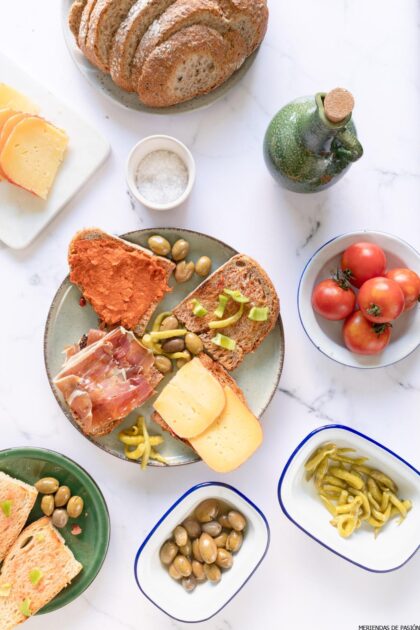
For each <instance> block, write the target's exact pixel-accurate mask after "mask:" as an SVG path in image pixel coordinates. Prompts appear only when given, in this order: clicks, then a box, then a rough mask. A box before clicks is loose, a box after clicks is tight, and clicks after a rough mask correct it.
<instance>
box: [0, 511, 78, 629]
mask: <svg viewBox="0 0 420 630" xmlns="http://www.w3.org/2000/svg"><path fill="white" fill-rule="evenodd" d="M82 569H83V566H82V565H81V564H80V562H78V561H77V560H76V559H75V557H74V556H73V554H72V552H71V551H70V549H69V548H68V547H66V544H65V542H64V539H63V538H62V536H61V535H60V534H59V533H58V531H57V530H56V529H55V528H54V527H53V525H52V524H51V520H50V519H49V518H47V517H46V516H44V517H43V518H40V519H39V520H38V521H35V522H34V523H32V524H31V525H29V526H28V527H26V528H25V529H24V530H23V532H22V533H21V534H20V536H19V537H18V538H17V540H16V541H15V543H14V545H13V546H12V548H11V549H10V551H9V553H8V554H7V556H6V558H5V560H4V563H3V566H2V569H1V573H0V584H1V585H2V586H3V587H4V586H5V585H9V589H7V588H6V589H5V590H4V592H5V593H7V591H9V592H8V594H7V595H6V596H2V597H0V628H1V629H2V630H12V628H15V627H16V626H17V625H18V624H20V623H23V622H24V621H26V620H27V619H28V617H29V616H32V615H34V614H35V613H36V612H38V610H40V609H41V608H43V607H44V606H46V604H48V603H49V602H50V601H51V600H52V599H53V598H54V597H55V596H56V595H58V593H59V592H60V591H62V590H63V588H65V587H66V586H67V585H68V584H70V582H71V581H72V580H73V579H74V578H75V577H76V575H78V574H79V573H80V571H81V570H82ZM32 571H34V574H33V575H34V577H33V578H32V579H31V577H30V574H31V572H32ZM34 582H35V583H34Z"/></svg>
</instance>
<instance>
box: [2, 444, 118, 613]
mask: <svg viewBox="0 0 420 630" xmlns="http://www.w3.org/2000/svg"><path fill="white" fill-rule="evenodd" d="M34 450H36V451H38V452H39V454H40V456H42V455H46V456H47V457H48V455H50V454H52V455H58V456H59V457H61V458H62V459H63V460H64V463H65V462H70V464H71V465H72V466H76V468H78V469H79V470H80V471H81V473H82V474H83V475H85V477H86V478H87V480H88V482H89V483H91V484H92V486H93V487H94V489H95V490H96V491H97V493H98V496H99V498H100V499H101V502H102V507H103V511H104V514H105V516H106V521H105V529H106V533H107V541H106V547H105V549H104V553H103V558H102V560H101V562H100V564H99V566H98V568H97V571H96V573H95V574H94V575H92V579H91V580H90V582H89V583H88V584H86V586H85V588H84V589H83V591H82V592H81V593H79V595H77V597H75V598H74V599H72V600H71V601H69V602H67V604H64V605H63V606H60V607H59V608H53V609H52V610H43V608H41V609H40V610H39V611H38V612H37V613H36V616H40V615H46V614H48V613H52V612H55V611H56V610H61V609H62V608H65V607H66V606H68V605H69V604H71V603H72V602H74V601H76V600H77V599H79V597H81V596H82V595H83V593H84V592H85V591H86V590H87V589H88V588H89V586H91V584H92V583H93V582H94V581H95V580H96V578H97V577H98V575H99V573H100V571H101V569H102V567H103V564H104V562H105V560H106V557H107V555H108V550H109V544H110V540H111V519H110V516H109V510H108V505H107V502H106V499H105V497H104V495H103V493H102V490H101V489H100V487H99V486H98V484H97V483H96V481H95V479H94V478H93V477H92V475H91V474H90V473H89V472H88V471H87V470H86V469H85V468H83V466H81V465H80V464H79V463H78V462H76V461H74V459H71V457H68V456H67V455H64V454H63V453H60V452H59V451H54V450H52V449H48V448H41V447H39V446H10V447H8V448H4V449H0V453H3V454H7V453H14V454H17V453H20V452H22V453H24V452H25V451H34ZM53 601H54V598H53V599H52V600H51V602H50V603H52V602H53Z"/></svg>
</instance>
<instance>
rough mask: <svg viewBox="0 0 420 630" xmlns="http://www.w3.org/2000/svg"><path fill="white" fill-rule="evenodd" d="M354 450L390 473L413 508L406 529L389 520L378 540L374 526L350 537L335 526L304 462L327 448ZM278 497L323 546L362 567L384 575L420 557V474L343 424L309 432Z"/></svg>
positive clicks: (289, 464)
mask: <svg viewBox="0 0 420 630" xmlns="http://www.w3.org/2000/svg"><path fill="white" fill-rule="evenodd" d="M326 442H333V443H334V444H336V445H337V446H338V447H339V448H341V447H347V446H350V447H353V448H355V449H356V451H357V456H365V457H368V458H369V461H368V462H366V464H367V465H368V466H371V467H372V468H378V469H379V470H381V471H382V472H384V473H385V474H387V475H389V476H390V477H391V478H392V479H393V480H394V481H395V483H396V484H397V486H398V488H399V496H400V497H401V498H404V499H410V500H411V501H412V504H413V507H412V509H411V510H410V512H409V513H408V515H407V517H406V519H405V520H404V522H403V523H402V524H401V525H398V519H393V520H392V521H391V522H389V523H388V524H387V525H386V526H385V527H384V528H383V530H382V531H381V532H380V534H379V535H378V537H377V538H375V536H374V533H373V530H372V528H369V529H368V528H365V527H363V526H362V527H361V528H360V529H359V530H358V531H357V532H356V533H355V534H354V535H352V536H351V537H350V538H341V537H340V536H339V534H338V532H337V529H336V528H335V527H332V525H331V524H330V520H331V516H330V514H329V513H328V512H327V510H326V509H325V507H324V505H323V504H322V502H321V500H320V499H319V496H318V494H317V491H316V488H315V486H314V483H313V482H308V481H306V479H305V468H304V466H305V462H306V461H307V460H308V459H309V457H310V455H311V454H312V453H313V452H314V451H315V450H316V449H317V448H318V447H319V446H321V445H322V444H324V443H326ZM278 498H279V502H280V506H281V509H282V510H283V512H284V514H285V515H286V516H287V518H288V519H290V520H291V521H292V522H293V523H294V524H295V525H297V527H299V528H300V529H301V530H302V531H304V532H305V533H306V534H308V536H310V537H311V538H313V539H314V540H316V541H317V542H319V543H320V544H321V545H323V546H324V547H326V548H327V549H329V550H330V551H333V552H334V553H336V554H337V555H339V556H341V557H342V558H344V559H345V560H349V561H350V562H353V563H354V564H356V565H357V566H359V567H361V568H362V569H366V570H368V571H374V572H378V573H384V572H387V571H394V570H395V569H399V568H400V567H401V566H402V565H403V564H405V563H406V562H408V560H409V559H410V558H411V557H412V556H413V555H414V554H415V553H416V551H417V549H418V548H419V542H420V474H419V472H418V471H417V470H416V469H415V468H414V467H412V466H411V465H410V464H409V463H408V462H406V461H404V460H403V459H402V458H401V457H399V456H398V455H396V454H395V453H393V452H392V451H391V450H389V449H388V448H387V447H386V446H383V445H382V444H379V443H378V442H376V441H375V440H373V439H372V438H369V437H367V436H366V435H363V434H362V433H359V432H358V431H356V430H354V429H350V428H349V427H345V426H341V425H331V426H326V427H321V428H319V429H316V430H315V431H313V432H312V433H310V434H309V435H308V436H307V437H306V438H305V439H304V440H303V441H302V442H301V443H300V444H299V446H298V447H297V448H296V450H295V451H294V452H293V453H292V455H291V457H290V459H289V461H288V462H287V464H286V466H285V468H284V470H283V472H282V475H281V477H280V481H279V487H278Z"/></svg>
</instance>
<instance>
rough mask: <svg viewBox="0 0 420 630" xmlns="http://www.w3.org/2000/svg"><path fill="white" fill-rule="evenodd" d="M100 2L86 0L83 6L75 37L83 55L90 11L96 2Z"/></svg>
mask: <svg viewBox="0 0 420 630" xmlns="http://www.w3.org/2000/svg"><path fill="white" fill-rule="evenodd" d="M97 1H98V2H100V1H101V0H87V2H86V4H85V5H84V8H83V12H82V17H81V18H80V26H79V32H78V35H77V44H78V46H79V48H80V50H81V51H82V53H83V54H86V38H87V36H88V32H89V22H90V16H91V14H92V11H93V9H94V7H95V5H96V2H97Z"/></svg>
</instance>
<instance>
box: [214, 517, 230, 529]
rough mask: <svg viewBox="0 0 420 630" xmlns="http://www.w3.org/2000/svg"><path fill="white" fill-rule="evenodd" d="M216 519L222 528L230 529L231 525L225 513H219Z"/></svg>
mask: <svg viewBox="0 0 420 630" xmlns="http://www.w3.org/2000/svg"><path fill="white" fill-rule="evenodd" d="M217 520H218V521H219V523H220V525H221V526H222V527H223V528H224V529H232V525H231V524H230V520H229V517H228V515H227V514H221V515H220V516H219V518H218V519H217Z"/></svg>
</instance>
